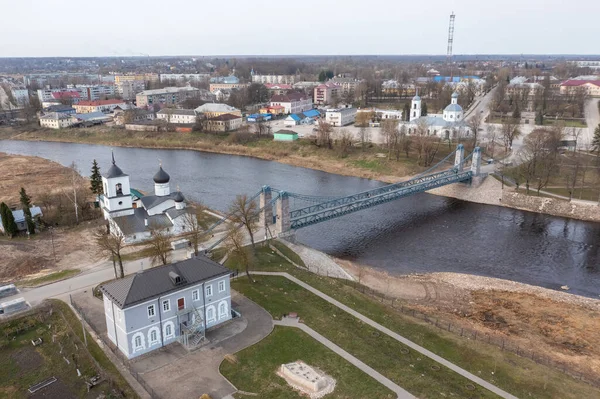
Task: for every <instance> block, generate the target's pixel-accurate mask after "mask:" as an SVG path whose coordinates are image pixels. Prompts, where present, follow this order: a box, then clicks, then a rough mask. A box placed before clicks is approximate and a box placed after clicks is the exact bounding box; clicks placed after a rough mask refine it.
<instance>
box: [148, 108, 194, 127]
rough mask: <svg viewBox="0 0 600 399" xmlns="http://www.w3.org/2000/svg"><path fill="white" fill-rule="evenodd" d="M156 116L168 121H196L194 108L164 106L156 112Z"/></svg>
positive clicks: (187, 122) (185, 122) (186, 122)
mask: <svg viewBox="0 0 600 399" xmlns="http://www.w3.org/2000/svg"><path fill="white" fill-rule="evenodd" d="M156 118H157V119H161V120H164V121H166V122H167V123H184V124H190V123H196V112H195V111H194V110H193V109H172V108H163V109H162V110H160V111H159V112H157V113H156Z"/></svg>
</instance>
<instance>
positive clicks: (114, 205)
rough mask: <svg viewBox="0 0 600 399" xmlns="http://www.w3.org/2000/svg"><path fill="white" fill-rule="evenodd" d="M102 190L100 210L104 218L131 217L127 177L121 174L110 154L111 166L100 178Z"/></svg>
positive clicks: (129, 188) (131, 207)
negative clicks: (108, 216) (101, 209)
mask: <svg viewBox="0 0 600 399" xmlns="http://www.w3.org/2000/svg"><path fill="white" fill-rule="evenodd" d="M102 188H103V191H104V196H103V200H102V208H103V211H104V216H105V217H106V216H107V215H109V214H110V216H111V217H113V218H114V217H119V216H126V215H133V213H134V209H133V202H132V199H131V186H130V184H129V175H126V174H125V173H123V171H122V170H121V168H119V167H118V166H117V163H116V162H115V154H114V153H113V154H112V165H111V167H110V168H109V169H108V172H106V175H104V176H102Z"/></svg>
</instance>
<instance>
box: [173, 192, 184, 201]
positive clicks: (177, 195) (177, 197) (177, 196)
mask: <svg viewBox="0 0 600 399" xmlns="http://www.w3.org/2000/svg"><path fill="white" fill-rule="evenodd" d="M173 199H174V200H175V202H183V201H185V197H184V196H183V194H181V191H177V192H176V193H175V197H173Z"/></svg>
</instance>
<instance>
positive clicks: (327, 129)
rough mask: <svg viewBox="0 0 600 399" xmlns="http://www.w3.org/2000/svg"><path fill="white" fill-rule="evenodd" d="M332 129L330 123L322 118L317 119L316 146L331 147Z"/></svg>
mask: <svg viewBox="0 0 600 399" xmlns="http://www.w3.org/2000/svg"><path fill="white" fill-rule="evenodd" d="M332 131H333V129H332V127H331V125H330V124H329V123H327V122H325V121H324V120H323V119H321V120H319V124H318V125H317V146H318V147H325V146H327V148H329V149H332V148H333V143H332V141H331V132H332Z"/></svg>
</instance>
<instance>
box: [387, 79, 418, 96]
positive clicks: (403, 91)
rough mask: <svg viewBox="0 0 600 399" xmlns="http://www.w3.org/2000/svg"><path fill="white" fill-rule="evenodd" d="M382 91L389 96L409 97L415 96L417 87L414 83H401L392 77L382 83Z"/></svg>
mask: <svg viewBox="0 0 600 399" xmlns="http://www.w3.org/2000/svg"><path fill="white" fill-rule="evenodd" d="M381 91H382V92H383V94H385V95H387V96H399V97H408V96H414V95H415V94H416V92H417V89H416V86H415V85H414V84H412V83H400V82H398V81H397V80H394V79H390V80H386V81H384V82H383V83H382V84H381Z"/></svg>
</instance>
